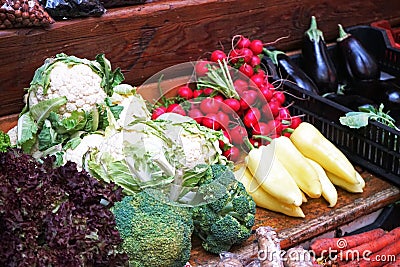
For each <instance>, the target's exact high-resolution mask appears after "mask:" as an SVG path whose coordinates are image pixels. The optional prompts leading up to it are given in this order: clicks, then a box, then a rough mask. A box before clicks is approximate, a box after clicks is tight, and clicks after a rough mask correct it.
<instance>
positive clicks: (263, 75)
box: [255, 69, 267, 81]
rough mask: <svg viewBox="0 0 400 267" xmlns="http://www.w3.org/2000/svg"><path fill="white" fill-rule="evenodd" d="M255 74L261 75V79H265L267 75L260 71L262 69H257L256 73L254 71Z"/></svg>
mask: <svg viewBox="0 0 400 267" xmlns="http://www.w3.org/2000/svg"><path fill="white" fill-rule="evenodd" d="M255 74H257V75H261V76H262V77H264V78H267V74H266V73H265V71H264V70H262V69H257V71H256V73H255ZM266 81H267V80H266Z"/></svg>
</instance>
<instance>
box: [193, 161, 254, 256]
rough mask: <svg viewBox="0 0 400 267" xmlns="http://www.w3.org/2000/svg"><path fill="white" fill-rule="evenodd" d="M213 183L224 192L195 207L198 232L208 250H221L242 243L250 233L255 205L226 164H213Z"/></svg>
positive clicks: (195, 226) (226, 249) (217, 252)
mask: <svg viewBox="0 0 400 267" xmlns="http://www.w3.org/2000/svg"><path fill="white" fill-rule="evenodd" d="M212 170H213V171H214V170H215V173H214V172H213V175H214V177H215V179H214V181H213V182H212V183H210V185H212V186H213V187H218V188H219V189H220V188H225V194H224V195H223V196H222V197H220V198H219V199H217V200H216V201H213V202H211V203H208V204H207V205H202V206H199V207H194V208H193V220H194V229H195V231H194V232H195V234H196V235H198V236H199V237H200V239H202V241H203V242H202V246H203V248H204V249H205V250H207V251H209V252H212V253H215V254H219V253H221V252H223V251H228V250H229V249H230V248H231V246H232V245H234V244H240V243H242V242H243V241H245V240H247V239H248V238H249V237H250V235H251V230H252V227H253V226H254V222H255V213H256V205H255V202H254V200H253V198H252V197H251V196H250V195H249V194H248V193H247V191H246V189H245V187H244V186H243V184H242V183H241V182H240V181H237V180H236V179H235V176H234V174H233V172H232V171H231V170H230V169H229V168H228V167H226V166H224V165H212Z"/></svg>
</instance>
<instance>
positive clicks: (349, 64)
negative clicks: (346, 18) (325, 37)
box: [336, 24, 380, 81]
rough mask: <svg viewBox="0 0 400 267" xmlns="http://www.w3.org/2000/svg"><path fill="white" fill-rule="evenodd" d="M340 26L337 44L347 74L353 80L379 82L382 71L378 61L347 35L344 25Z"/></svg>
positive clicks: (358, 42)
mask: <svg viewBox="0 0 400 267" xmlns="http://www.w3.org/2000/svg"><path fill="white" fill-rule="evenodd" d="M338 26H339V38H337V40H336V43H337V46H338V48H339V50H340V53H341V56H342V59H343V61H344V65H345V68H346V72H347V74H348V76H349V78H350V79H351V80H361V81H365V80H377V79H379V77H380V70H379V66H378V63H377V61H376V59H375V58H374V57H373V55H372V54H371V53H370V52H369V51H368V50H367V49H366V48H365V47H364V46H363V45H362V44H361V42H360V41H359V40H358V39H357V38H356V37H355V36H353V35H351V34H350V33H347V32H346V31H345V30H344V29H343V27H342V25H340V24H338Z"/></svg>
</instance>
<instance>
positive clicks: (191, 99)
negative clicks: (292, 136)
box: [152, 36, 301, 161]
mask: <svg viewBox="0 0 400 267" xmlns="http://www.w3.org/2000/svg"><path fill="white" fill-rule="evenodd" d="M236 38H239V40H238V41H237V42H236V44H235V45H234V46H233V48H232V49H231V50H230V51H229V53H227V54H226V53H225V52H224V51H222V50H215V51H213V52H212V53H211V56H210V59H209V60H202V61H198V62H196V64H195V66H194V74H195V75H196V78H197V80H196V82H194V83H190V84H187V85H182V86H180V87H178V88H177V96H176V97H174V98H173V100H171V99H169V100H168V101H164V103H158V105H157V106H156V107H155V108H154V109H153V114H152V119H156V118H157V117H158V116H160V115H161V114H163V113H165V112H175V113H178V114H181V115H186V116H189V117H191V118H193V119H195V120H196V121H197V122H198V123H199V124H201V125H203V126H206V127H208V128H212V129H215V130H222V131H223V133H224V135H225V136H226V137H227V139H228V140H229V144H225V143H224V142H222V141H221V142H220V146H221V149H222V150H223V153H224V155H225V156H227V157H228V158H229V159H230V160H232V161H237V160H239V159H240V158H241V153H242V151H247V146H246V145H245V144H244V140H245V138H248V139H249V141H250V142H251V143H252V144H253V146H255V147H258V146H260V145H266V144H268V143H269V142H268V140H270V139H273V138H275V137H277V136H281V135H283V134H285V135H288V134H289V133H286V132H285V131H284V129H285V128H287V127H290V128H292V129H294V128H296V127H297V126H298V125H299V124H300V122H301V118H300V117H298V116H291V114H290V112H289V109H288V107H287V106H285V103H286V98H285V93H284V92H283V91H282V90H280V89H279V87H277V88H275V87H274V85H273V84H272V83H271V78H270V77H269V76H268V73H265V71H264V70H263V68H262V66H261V58H262V51H263V43H262V42H261V41H260V40H250V39H248V38H245V37H243V36H239V37H236ZM234 39H235V38H234Z"/></svg>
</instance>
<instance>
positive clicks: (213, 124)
mask: <svg viewBox="0 0 400 267" xmlns="http://www.w3.org/2000/svg"><path fill="white" fill-rule="evenodd" d="M202 124H203V125H204V126H206V127H207V128H210V129H214V130H219V129H221V124H219V122H218V117H217V114H215V113H209V114H207V115H206V116H205V117H203V120H202Z"/></svg>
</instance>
